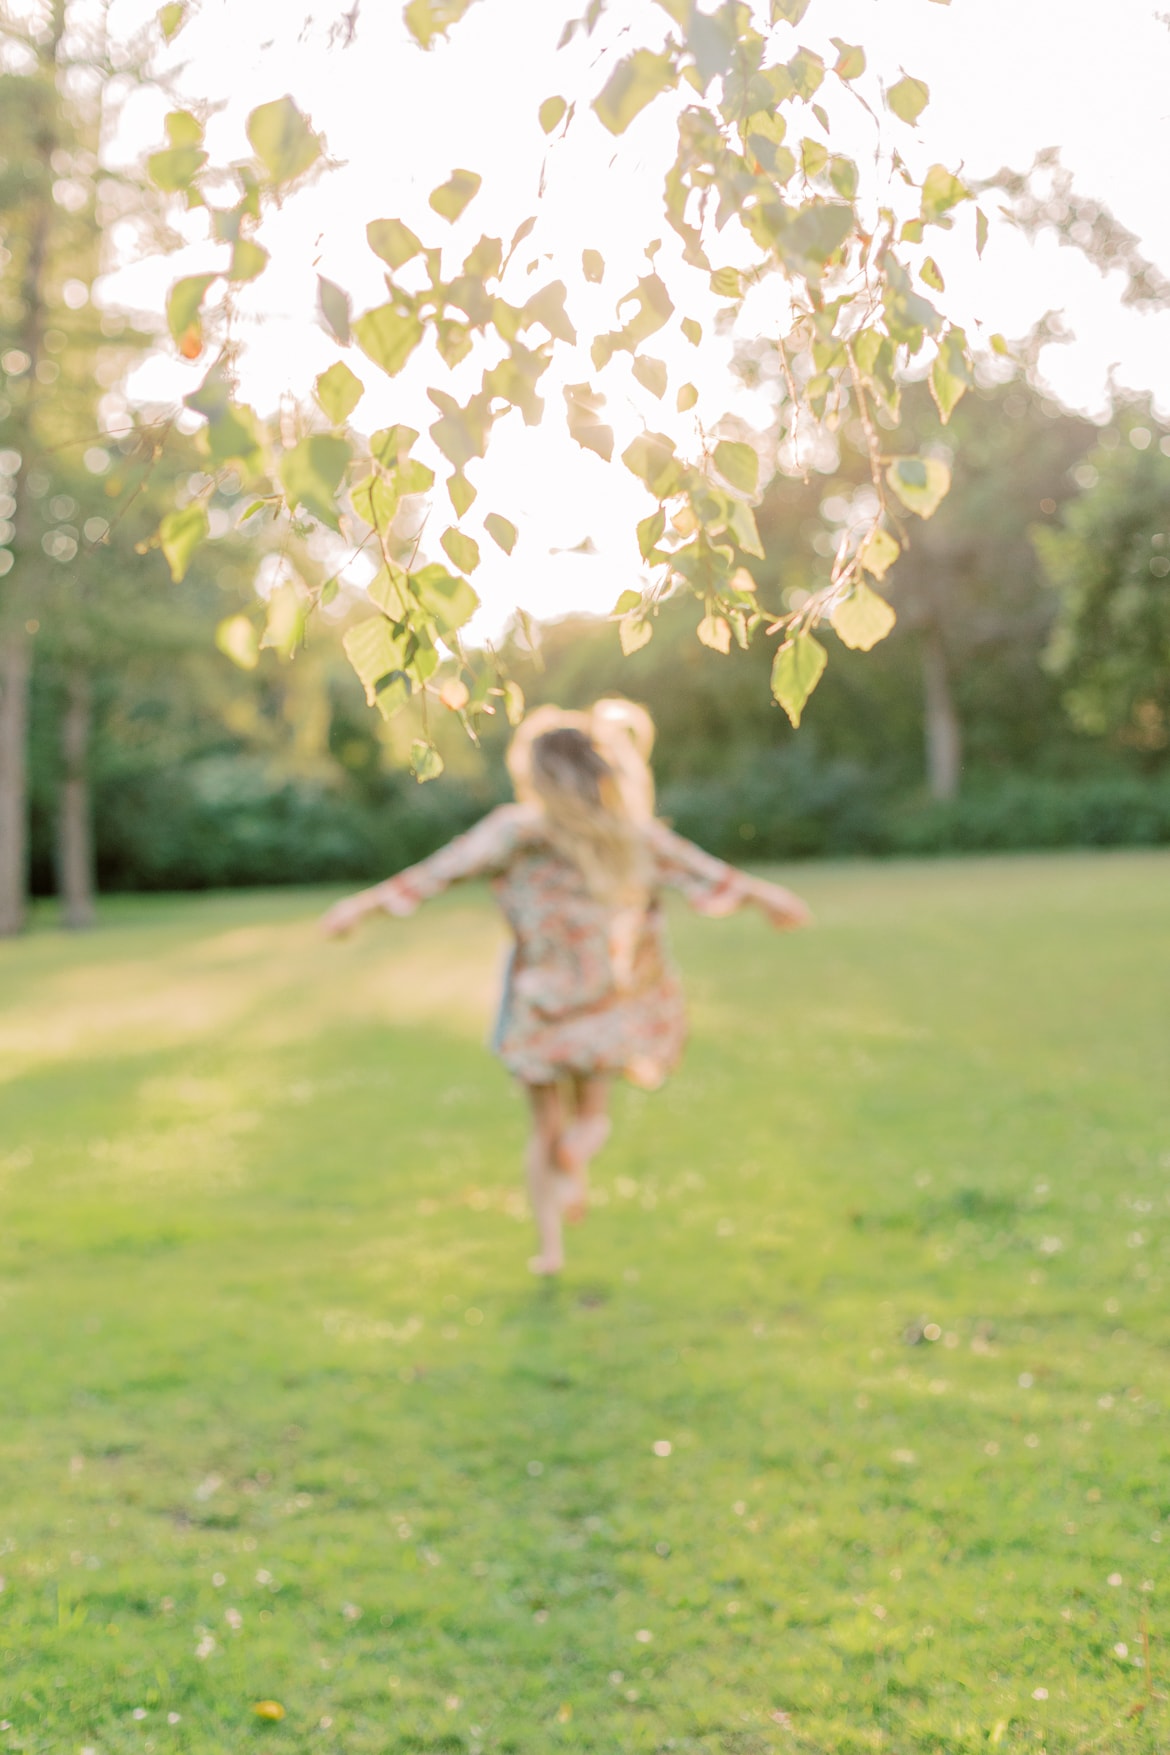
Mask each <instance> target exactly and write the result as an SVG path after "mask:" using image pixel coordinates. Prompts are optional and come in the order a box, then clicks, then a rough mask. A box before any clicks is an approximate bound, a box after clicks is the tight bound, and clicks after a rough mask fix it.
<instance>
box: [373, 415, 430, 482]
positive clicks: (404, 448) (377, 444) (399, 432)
mask: <svg viewBox="0 0 1170 1755" xmlns="http://www.w3.org/2000/svg"><path fill="white" fill-rule="evenodd" d="M417 443H418V434H417V432H416V431H415V429H414V428H413V427H404V426H393V427H381V428H380V429H379V430H378V432H376V433H373V434H371V436H370V456H371V457H372V458H373V459H374V461H375V463H380V464H381V465H382V467H383V469H397V468H398V466H399V464H400V463H401V462H402V461H403V459H404V458H405V457H407V456H408V455H409V453H410V451H411V449H412V448H413V446H414V445H416V444H417ZM432 480H433V477H432Z"/></svg>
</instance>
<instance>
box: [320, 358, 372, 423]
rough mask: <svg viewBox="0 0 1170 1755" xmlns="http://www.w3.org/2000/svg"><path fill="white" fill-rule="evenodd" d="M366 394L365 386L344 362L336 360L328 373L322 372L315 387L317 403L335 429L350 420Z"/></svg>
mask: <svg viewBox="0 0 1170 1755" xmlns="http://www.w3.org/2000/svg"><path fill="white" fill-rule="evenodd" d="M365 392H366V387H365V385H364V384H363V383H362V381H361V379H360V378H359V377H358V375H357V373H356V372H351V371H350V369H349V367H348V366H347V365H346V363H345V361H344V360H336V361H335V362H334V364H333V365H331V366H330V367H329V370H328V371H327V372H322V373H321V375H320V377H319V378H318V379H317V382H316V384H315V386H314V394H315V396H316V398H317V401H318V402H319V403H320V404H321V407H322V408H323V409H324V411H325V414H326V416H327V418H328V419H329V421H330V422H331V423H332V425H333V426H335V427H339V426H340V425H341V423H342V421H344V420H348V418H349V416H350V415H351V414H352V413H353V411H354V409H355V408H356V407H357V405H358V403H359V402H360V401H361V399H362V397H363V396H364V395H365Z"/></svg>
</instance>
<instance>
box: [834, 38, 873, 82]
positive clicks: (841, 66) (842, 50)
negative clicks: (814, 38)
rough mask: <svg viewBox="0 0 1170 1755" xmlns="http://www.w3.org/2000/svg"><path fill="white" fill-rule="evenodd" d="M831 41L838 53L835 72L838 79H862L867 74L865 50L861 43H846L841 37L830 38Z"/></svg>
mask: <svg viewBox="0 0 1170 1755" xmlns="http://www.w3.org/2000/svg"><path fill="white" fill-rule="evenodd" d="M829 41H830V42H831V43H832V45H833V47H834V48H835V49H836V51H837V65H836V66H835V67H834V68H833V72H834V73H835V74H836V75H837V78H838V79H860V77H861V75H862V74H863V73H864V72H865V50H864V49H863V48H862V47H861V45H860V44H859V43H846V42H844V41H843V40H842V39H841V38H840V37H830V38H829Z"/></svg>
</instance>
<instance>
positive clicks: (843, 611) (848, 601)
mask: <svg viewBox="0 0 1170 1755" xmlns="http://www.w3.org/2000/svg"><path fill="white" fill-rule="evenodd" d="M897 619H898V618H897V616H896V615H895V614H894V611H893V609H892V607H891V606H890V604H888V603H887V602H886V600H885V598H884V597H879V596H878V594H877V592H876V591H871V590H870V588H869V586H868V585H866V584H864V583H860V582H859V583H858V584H857V585H855V586H854V587H853V590H852V591H851V592H850V593H849V596H848V597H846V598H845V599H843V601H842V602H840V603H838V604H837V605H836V606H835V608H834V609H833V611H832V613H831V615H830V616H829V620H830V622H831V623H832V624H833V632H834V633H835V634H836V636H837V638H838V639H839V640H840V641H842V642H843V644H844V645H846V646H848V647H850V648H851V649H852V650H853V651H854V652H868V651H869V650H870V648H871V647H873V646H876V645H877V643H878V641H879V640H884V639H885V637H886V635H887V634H888V633H889V631H890V629H891V628H892V627H893V625H894V623H895V622H896V621H897Z"/></svg>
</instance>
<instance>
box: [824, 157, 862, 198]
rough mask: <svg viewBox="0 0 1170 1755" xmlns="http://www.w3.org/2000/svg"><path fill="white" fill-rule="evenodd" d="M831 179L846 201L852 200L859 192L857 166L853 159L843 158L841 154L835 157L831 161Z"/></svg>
mask: <svg viewBox="0 0 1170 1755" xmlns="http://www.w3.org/2000/svg"><path fill="white" fill-rule="evenodd" d="M829 181H830V183H832V185H833V187H834V189H835V190H836V191H837V193H838V195H840V196H842V197H843V199H844V200H846V201H852V200H853V198H854V196H855V195H856V194H857V189H858V183H859V178H858V175H857V166H856V165H855V164H854V162H853V160H852V159H851V158H843V157H841V156H840V155H837V156H835V157H833V158H832V159H831V160H830V161H829Z"/></svg>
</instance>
